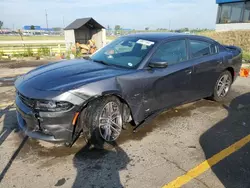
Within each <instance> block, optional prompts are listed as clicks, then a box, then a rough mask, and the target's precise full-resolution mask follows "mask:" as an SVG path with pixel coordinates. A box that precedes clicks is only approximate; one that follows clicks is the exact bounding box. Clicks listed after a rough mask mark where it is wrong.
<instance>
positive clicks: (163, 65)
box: [148, 61, 168, 68]
mask: <svg viewBox="0 0 250 188" xmlns="http://www.w3.org/2000/svg"><path fill="white" fill-rule="evenodd" d="M148 66H149V67H152V68H166V67H167V66H168V63H167V62H164V61H162V62H150V63H149V65H148Z"/></svg>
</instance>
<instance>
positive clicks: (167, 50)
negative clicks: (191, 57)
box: [151, 40, 187, 65]
mask: <svg viewBox="0 0 250 188" xmlns="http://www.w3.org/2000/svg"><path fill="white" fill-rule="evenodd" d="M185 60H187V50H186V42H185V40H177V41H172V42H167V43H165V44H162V45H161V46H159V48H158V49H157V50H156V52H155V54H154V55H153V57H152V59H151V62H168V64H169V65H171V64H175V63H179V62H181V61H185Z"/></svg>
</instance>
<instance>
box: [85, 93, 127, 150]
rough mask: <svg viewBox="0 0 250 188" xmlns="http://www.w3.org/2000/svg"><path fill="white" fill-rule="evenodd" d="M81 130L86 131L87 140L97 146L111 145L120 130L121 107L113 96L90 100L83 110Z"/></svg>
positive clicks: (121, 121)
mask: <svg viewBox="0 0 250 188" xmlns="http://www.w3.org/2000/svg"><path fill="white" fill-rule="evenodd" d="M83 115H84V117H82V118H84V120H85V123H84V126H83V129H86V130H83V132H87V135H88V136H87V139H88V141H89V142H90V143H91V144H93V145H94V146H95V147H97V148H102V149H103V148H104V147H105V144H106V143H108V144H111V145H113V143H114V141H115V140H117V138H118V137H119V136H120V134H121V131H122V125H123V119H122V107H121V103H120V101H119V99H117V98H116V97H114V96H110V97H103V98H100V99H97V100H95V101H93V102H91V103H90V104H89V105H88V106H87V108H86V109H85V112H84V114H83Z"/></svg>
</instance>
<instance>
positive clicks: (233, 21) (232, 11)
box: [216, 0, 250, 31]
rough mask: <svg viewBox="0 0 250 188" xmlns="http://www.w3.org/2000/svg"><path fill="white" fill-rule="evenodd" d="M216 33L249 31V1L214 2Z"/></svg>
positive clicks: (228, 0)
mask: <svg viewBox="0 0 250 188" xmlns="http://www.w3.org/2000/svg"><path fill="white" fill-rule="evenodd" d="M216 3H217V4H218V13H217V21H216V31H229V30H250V0H216Z"/></svg>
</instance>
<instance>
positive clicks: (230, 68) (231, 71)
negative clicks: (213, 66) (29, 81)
mask: <svg viewBox="0 0 250 188" xmlns="http://www.w3.org/2000/svg"><path fill="white" fill-rule="evenodd" d="M225 70H227V71H229V72H230V73H231V76H232V80H234V78H235V72H234V68H233V67H228V68H226V69H225Z"/></svg>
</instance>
